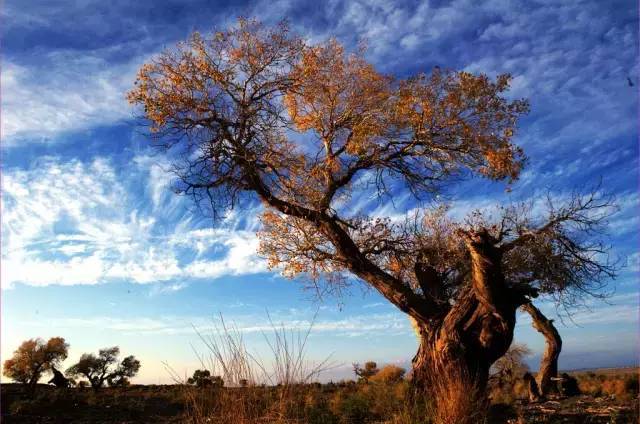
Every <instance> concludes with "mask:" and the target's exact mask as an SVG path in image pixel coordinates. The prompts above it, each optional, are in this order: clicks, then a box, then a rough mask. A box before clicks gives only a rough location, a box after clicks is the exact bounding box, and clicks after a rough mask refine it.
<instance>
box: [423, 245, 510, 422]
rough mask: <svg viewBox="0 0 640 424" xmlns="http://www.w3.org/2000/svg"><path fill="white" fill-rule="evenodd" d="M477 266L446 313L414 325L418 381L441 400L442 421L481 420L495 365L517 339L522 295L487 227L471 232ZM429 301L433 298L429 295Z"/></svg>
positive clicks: (439, 412) (436, 400) (438, 403)
mask: <svg viewBox="0 0 640 424" xmlns="http://www.w3.org/2000/svg"><path fill="white" fill-rule="evenodd" d="M466 237H467V240H466V241H467V247H468V249H469V252H470V253H471V260H472V269H471V277H470V281H469V284H467V285H466V286H465V287H464V288H462V289H460V291H459V293H458V295H457V297H456V299H455V303H454V304H453V305H450V307H449V309H448V310H447V311H446V312H445V313H443V314H442V315H441V316H434V317H433V319H431V320H429V321H426V322H424V321H419V320H418V319H417V318H416V317H414V320H415V326H416V332H417V334H418V338H419V341H420V345H419V348H418V352H417V354H416V356H415V357H414V358H413V364H412V365H413V379H412V381H413V384H414V386H416V388H423V389H424V390H425V392H427V394H428V395H429V396H430V397H431V398H432V399H433V401H434V402H435V403H436V406H435V409H436V411H437V413H438V414H441V413H442V414H443V417H446V418H445V419H443V420H439V419H436V421H437V422H459V423H472V422H478V420H479V417H478V415H477V414H478V413H479V412H480V411H481V410H482V409H483V406H486V386H487V382H488V379H489V369H490V367H491V365H492V364H493V363H494V362H495V361H496V360H498V359H499V358H500V357H502V356H503V355H504V354H505V353H506V351H507V350H508V349H509V346H510V345H511V342H512V341H513V331H514V328H515V322H516V310H517V308H518V307H519V306H520V305H521V304H522V295H520V294H517V293H515V292H513V291H512V290H511V289H510V288H509V287H508V286H507V285H506V284H505V281H504V274H503V272H502V269H501V259H502V257H501V251H500V250H499V249H498V248H497V247H495V242H494V241H493V240H492V238H491V236H490V235H489V234H488V233H487V232H477V233H472V234H466ZM426 301H428V300H426Z"/></svg>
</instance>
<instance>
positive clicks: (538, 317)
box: [522, 303, 562, 397]
mask: <svg viewBox="0 0 640 424" xmlns="http://www.w3.org/2000/svg"><path fill="white" fill-rule="evenodd" d="M522 310H524V311H525V312H527V313H528V314H529V315H530V316H531V320H532V325H533V327H534V328H535V329H536V330H538V332H540V333H541V334H542V335H543V336H544V339H545V349H544V354H543V355H542V359H540V369H539V370H538V374H537V376H536V384H537V385H538V390H539V392H540V396H542V397H546V396H547V395H549V394H550V393H558V384H557V381H556V380H557V379H558V358H559V357H560V351H561V350H562V338H561V337H560V333H559V332H558V330H557V329H556V327H555V325H553V320H552V319H548V318H547V317H546V316H545V315H544V314H543V313H542V312H541V311H540V309H538V308H537V307H535V305H534V304H533V303H525V304H524V305H522Z"/></svg>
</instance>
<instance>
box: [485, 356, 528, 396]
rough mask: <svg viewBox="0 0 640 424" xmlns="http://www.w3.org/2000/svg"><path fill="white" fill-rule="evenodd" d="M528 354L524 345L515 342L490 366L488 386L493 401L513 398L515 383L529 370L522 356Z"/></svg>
mask: <svg viewBox="0 0 640 424" xmlns="http://www.w3.org/2000/svg"><path fill="white" fill-rule="evenodd" d="M530 354H531V350H530V349H529V348H528V347H527V346H526V345H523V344H518V343H515V344H512V345H511V347H509V350H507V353H505V354H504V356H502V357H501V358H500V359H498V360H497V361H496V362H495V363H494V364H493V365H492V366H491V370H490V377H489V387H490V391H491V393H492V399H493V400H494V401H495V400H496V399H500V400H502V401H504V400H507V401H512V400H513V396H514V395H515V394H516V393H515V392H516V386H517V383H518V382H519V381H520V380H521V379H522V378H523V377H524V375H525V374H526V373H528V372H529V367H528V366H527V364H526V363H525V362H524V358H525V357H526V356H529V355H530Z"/></svg>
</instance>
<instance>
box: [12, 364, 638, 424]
mask: <svg viewBox="0 0 640 424" xmlns="http://www.w3.org/2000/svg"><path fill="white" fill-rule="evenodd" d="M570 374H571V375H572V376H574V377H576V378H577V380H578V384H579V388H580V390H581V392H582V394H580V395H576V396H571V397H562V396H558V397H550V398H549V399H548V400H546V401H540V402H533V403H530V402H528V401H526V400H525V399H524V398H523V397H524V394H523V392H522V387H518V386H516V389H515V390H514V391H513V392H512V393H500V400H501V401H502V402H498V401H497V400H496V398H497V397H498V396H496V394H494V396H493V397H494V399H493V401H492V407H491V415H490V417H489V422H490V423H576V424H577V423H603V424H604V423H636V422H638V416H639V415H638V405H639V404H638V369H637V368H612V369H596V370H582V371H573V372H570ZM407 390H408V384H407V382H406V380H402V381H398V382H384V381H380V382H379V381H376V382H373V381H372V382H369V383H362V382H360V383H356V382H355V381H340V382H336V383H326V384H319V383H317V384H308V385H304V386H297V387H260V386H258V387H245V388H227V387H224V388H197V387H195V386H188V385H131V386H129V387H124V388H114V387H105V388H102V389H100V390H99V391H94V390H92V389H91V388H87V387H85V388H68V389H57V388H55V387H53V386H48V385H44V384H40V385H39V386H38V387H37V390H36V394H35V396H34V397H29V396H28V394H27V393H26V392H25V390H24V388H23V387H22V386H21V385H18V384H2V390H1V395H2V422H3V423H7V424H11V423H89V422H91V423H182V422H195V423H200V422H236V423H252V422H259V423H318V424H320V423H336V424H339V423H345V424H352V423H353V424H355V423H409V422H429V417H428V412H427V413H423V414H421V413H420V412H419V410H421V409H422V410H424V411H428V409H429V408H428V405H424V404H420V402H417V403H416V404H415V405H409V404H408V401H407V400H406V399H408V398H407V397H406V396H405V395H406V393H407ZM505 399H507V401H506V402H505ZM421 407H424V408H421ZM423 420H424V421H423Z"/></svg>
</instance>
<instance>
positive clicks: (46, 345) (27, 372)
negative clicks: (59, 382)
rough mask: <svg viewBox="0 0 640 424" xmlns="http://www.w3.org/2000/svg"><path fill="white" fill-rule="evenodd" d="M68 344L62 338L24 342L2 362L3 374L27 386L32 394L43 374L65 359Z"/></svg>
mask: <svg viewBox="0 0 640 424" xmlns="http://www.w3.org/2000/svg"><path fill="white" fill-rule="evenodd" d="M68 350H69V344H68V343H66V342H65V340H64V338H62V337H52V338H50V339H49V340H48V341H47V342H45V341H44V340H42V339H40V338H37V339H29V340H26V341H24V342H23V343H22V344H21V345H20V347H18V349H17V350H16V351H15V352H13V356H12V357H11V358H9V359H7V360H6V361H5V362H4V367H3V374H4V375H5V376H6V377H9V378H11V379H12V380H15V381H17V382H20V383H23V384H25V385H27V386H28V388H29V390H30V391H31V392H32V393H33V390H34V389H35V386H36V384H38V381H39V380H40V377H41V376H42V374H43V373H45V372H47V371H49V370H50V369H51V368H52V367H54V366H56V365H59V364H60V363H61V362H62V361H64V360H65V359H66V358H67V355H68Z"/></svg>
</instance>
